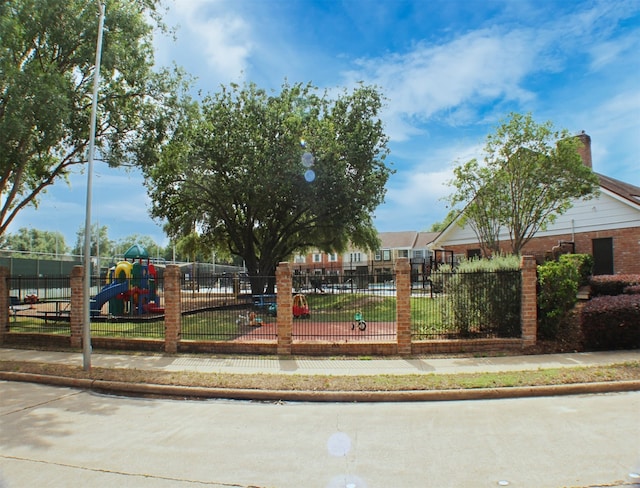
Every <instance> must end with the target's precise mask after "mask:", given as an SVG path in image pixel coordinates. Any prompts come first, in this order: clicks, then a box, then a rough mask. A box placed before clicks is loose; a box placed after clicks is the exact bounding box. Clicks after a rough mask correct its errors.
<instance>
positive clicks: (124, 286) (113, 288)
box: [91, 281, 129, 314]
mask: <svg viewBox="0 0 640 488" xmlns="http://www.w3.org/2000/svg"><path fill="white" fill-rule="evenodd" d="M128 289H129V283H128V282H127V281H122V282H117V281H116V282H113V283H109V284H108V285H107V286H105V287H104V288H103V289H102V290H101V291H100V293H98V294H97V295H96V296H95V297H93V298H92V299H91V313H93V314H99V313H100V309H101V308H102V306H103V305H104V304H105V303H107V302H108V301H109V300H111V299H112V298H115V297H116V296H118V295H119V294H120V293H124V292H126V291H127V290H128Z"/></svg>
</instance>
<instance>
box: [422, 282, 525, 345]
mask: <svg viewBox="0 0 640 488" xmlns="http://www.w3.org/2000/svg"><path fill="white" fill-rule="evenodd" d="M430 287H431V288H432V290H429V293H420V294H414V295H413V296H412V298H411V324H412V336H413V339H414V340H425V339H458V338H488V337H513V338H514V337H520V335H521V327H520V300H521V299H520V293H521V292H520V290H521V274H520V271H492V272H484V271H483V272H479V271H473V272H434V273H433V274H432V275H431V283H430ZM431 291H433V293H431Z"/></svg>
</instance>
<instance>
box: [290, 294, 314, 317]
mask: <svg viewBox="0 0 640 488" xmlns="http://www.w3.org/2000/svg"><path fill="white" fill-rule="evenodd" d="M310 316H311V314H310V313H309V304H308V303H307V297H305V296H304V295H303V294H302V293H299V294H297V295H295V296H294V297H293V317H294V318H296V319H297V318H303V319H308V318H309V317H310Z"/></svg>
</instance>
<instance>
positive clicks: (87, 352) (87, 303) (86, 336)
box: [82, 0, 105, 371]
mask: <svg viewBox="0 0 640 488" xmlns="http://www.w3.org/2000/svg"><path fill="white" fill-rule="evenodd" d="M97 2H98V8H99V10H100V18H99V20H98V41H97V45H96V62H95V68H94V73H93V99H92V101H91V126H90V130H89V157H88V158H87V162H88V166H87V205H86V213H85V221H84V280H83V285H84V294H83V295H84V304H83V305H84V306H83V312H84V319H83V324H82V365H83V368H84V370H85V371H88V370H90V369H91V308H90V307H91V297H90V295H91V186H92V184H93V157H94V152H95V141H96V117H97V111H98V87H99V84H100V59H101V56H102V31H103V27H104V12H105V5H104V4H103V3H102V2H101V1H100V0H97Z"/></svg>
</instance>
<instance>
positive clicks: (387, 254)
mask: <svg viewBox="0 0 640 488" xmlns="http://www.w3.org/2000/svg"><path fill="white" fill-rule="evenodd" d="M382 260H383V261H391V250H389V249H383V250H382Z"/></svg>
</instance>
